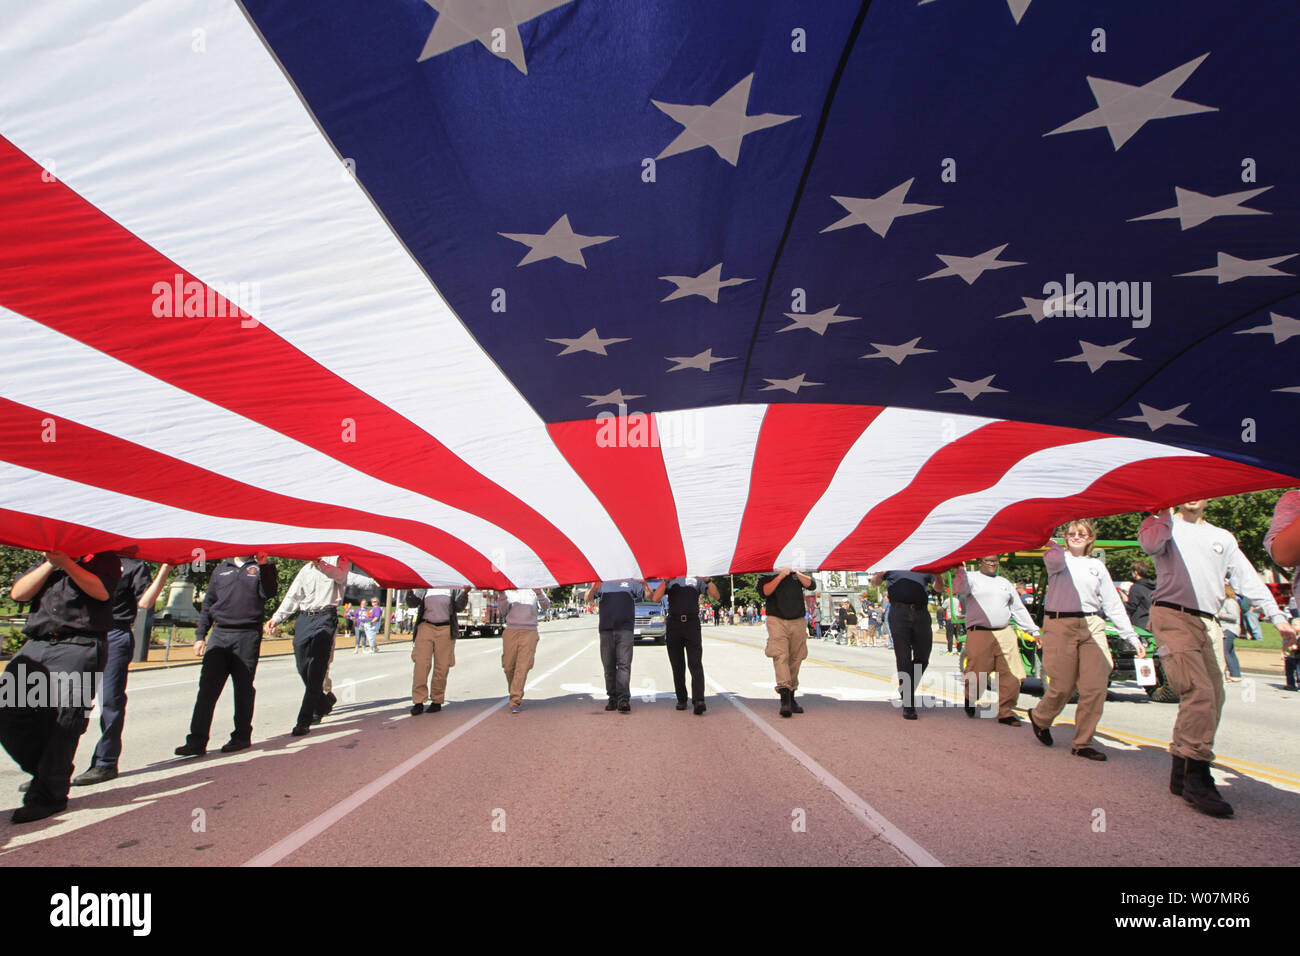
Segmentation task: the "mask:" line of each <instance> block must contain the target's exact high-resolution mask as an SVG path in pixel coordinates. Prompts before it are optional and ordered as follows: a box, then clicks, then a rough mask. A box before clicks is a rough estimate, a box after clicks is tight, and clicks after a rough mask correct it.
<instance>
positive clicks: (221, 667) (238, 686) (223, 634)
mask: <svg viewBox="0 0 1300 956" xmlns="http://www.w3.org/2000/svg"><path fill="white" fill-rule="evenodd" d="M261 652H262V632H261V631H229V630H226V629H225V628H223V627H214V628H213V629H212V632H211V633H210V634H208V640H207V645H206V647H205V648H204V651H203V666H202V667H201V668H200V669H199V696H198V697H197V698H196V699H195V701H194V716H193V717H191V718H190V735H189V736H188V737H186V738H185V742H186V743H187V744H189V745H190V746H192V747H206V746H207V745H208V734H209V733H210V732H211V731H212V712H213V711H214V710H215V709H216V706H217V698H219V697H220V696H221V692H222V691H223V690H224V689H225V687H226V678H227V677H228V678H230V681H231V683H233V684H234V685H235V730H234V732H233V733H232V734H231V735H230V739H231V740H233V741H239V742H241V743H249V742H250V741H251V740H252V739H253V697H254V694H255V692H254V690H253V677H254V676H255V675H256V674H257V658H258V655H259V654H261Z"/></svg>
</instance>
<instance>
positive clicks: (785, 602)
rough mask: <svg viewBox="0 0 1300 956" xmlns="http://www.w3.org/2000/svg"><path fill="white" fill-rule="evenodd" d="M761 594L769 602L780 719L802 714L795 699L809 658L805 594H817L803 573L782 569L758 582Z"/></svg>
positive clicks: (769, 638) (769, 635) (770, 641)
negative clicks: (800, 674)
mask: <svg viewBox="0 0 1300 956" xmlns="http://www.w3.org/2000/svg"><path fill="white" fill-rule="evenodd" d="M758 587H759V590H760V591H762V592H763V596H764V597H766V598H767V648H766V649H765V653H766V654H767V656H768V657H770V658H772V669H773V670H774V671H775V672H776V692H777V693H778V694H780V695H781V711H780V713H781V716H782V717H789V716H790V715H791V714H792V713H794V714H802V713H803V708H802V707H800V706H799V703H798V702H797V701H796V700H795V699H794V693H795V691H797V690H798V689H799V664H800V663H801V662H802V661H803V660H804V658H806V657H807V656H808V628H806V627H805V626H804V615H805V614H806V613H807V612H808V609H807V608H806V607H805V606H804V603H803V592H804V591H812V590H815V589H816V587H817V585H816V584H814V583H813V579H812V578H811V577H809V576H808V575H806V574H804V573H803V572H801V571H795V570H793V569H792V568H781V569H780V570H778V571H776V572H774V573H772V574H765V575H763V576H762V577H760V578H759V579H758Z"/></svg>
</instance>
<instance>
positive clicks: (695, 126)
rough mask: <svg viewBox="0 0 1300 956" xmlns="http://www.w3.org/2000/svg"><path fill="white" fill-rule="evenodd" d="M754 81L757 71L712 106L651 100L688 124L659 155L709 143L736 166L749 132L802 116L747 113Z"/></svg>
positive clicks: (684, 124)
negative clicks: (742, 143) (741, 146)
mask: <svg viewBox="0 0 1300 956" xmlns="http://www.w3.org/2000/svg"><path fill="white" fill-rule="evenodd" d="M753 82H754V74H753V73H751V74H749V76H747V77H745V78H744V79H743V80H741V81H740V82H739V83H737V84H736V85H735V86H733V87H732V88H731V89H729V90H727V92H725V93H723V94H722V96H720V97H718V98H717V99H716V100H714V101H713V102H712V103H711V104H709V105H708V106H691V105H687V104H683V103H662V102H660V101H659V100H651V101H650V102H651V103H653V104H654V105H655V106H656V107H658V108H659V110H660V111H661V112H664V113H667V114H668V115H669V116H671V117H672V118H673V120H674V121H675V122H677V123H680V124H681V125H682V126H684V127H686V128H685V129H684V130H682V131H681V132H680V133H678V134H677V138H676V139H674V140H673V141H672V142H671V143H669V144H668V145H667V146H665V147H664V149H663V152H661V153H660V154H659V155H658V156H656V157H655V159H666V158H667V157H669V156H676V155H677V154H678V153H688V152H690V151H691V150H693V149H699V148H701V147H703V146H708V147H709V148H710V149H712V150H713V151H714V152H715V153H717V154H718V156H720V157H721V158H722V159H725V160H726V161H727V162H729V163H730V164H731V165H732V166H735V165H736V163H737V162H739V161H740V144H741V141H742V140H743V139H744V138H745V137H746V136H748V135H749V134H750V133H755V132H757V131H758V130H760V129H767V128H768V127H769V126H780V125H781V124H782V123H788V122H790V120H794V119H798V118H799V116H798V114H796V115H794V116H782V115H780V114H778V113H755V114H752V115H751V114H748V113H746V112H745V111H746V110H747V109H748V108H749V87H750V85H751V84H752V83H753Z"/></svg>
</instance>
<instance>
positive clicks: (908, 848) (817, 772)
mask: <svg viewBox="0 0 1300 956" xmlns="http://www.w3.org/2000/svg"><path fill="white" fill-rule="evenodd" d="M704 679H705V681H707V682H708V684H709V685H710V686H711V687H713V689H714V691H715V692H717V693H719V694H721V695H722V696H723V697H725V698H726V699H727V700H728V701H730V702H731V703H732V704H733V705H735V706H736V707H737V708H738V709H739V710H740V712H741V713H742V714H744V715H745V716H746V717H748V718H749V719H750V720H752V721H753V722H754V725H755V726H756V727H758V729H759V730H761V731H762V732H763V733H765V734H767V736H768V737H769V738H771V740H772V741H773V742H774V743H776V745H777V746H778V747H780V748H781V749H782V750H784V751H785V752H786V753H788V754H789V755H790V756H791V757H793V758H794V759H795V760H796V761H797V762H798V763H799V764H800V765H802V767H803V768H804V769H805V770H807V771H808V772H809V773H810V774H812V775H813V777H814V778H815V779H816V780H817V782H818V783H820V784H821V785H822V786H823V787H825V788H826V789H827V790H829V791H830V792H831V793H833V794H835V796H836V797H838V798H839V800H840V802H841V803H843V804H844V805H845V806H846V807H848V809H849V812H850V813H852V814H853V815H854V816H855V817H857V818H858V819H859V820H861V821H862V823H863V824H864V825H865V826H866V828H867V829H868V830H870V831H871V832H872V833H874V834H875V835H876V836H878V837H879V838H880V839H881V840H883V841H884V842H885V843H888V844H889V845H890V846H892V847H893V848H894V849H895V850H897V851H898V852H899V853H901V854H902V855H903V857H904V858H905V859H907V860H908V861H909V862H911V863H912V864H914V865H915V866H943V864H942V863H940V862H939V860H938V859H937V858H936V857H934V856H932V855H931V854H930V853H929V851H927V850H926V849H925V848H923V847H922V846H921V845H920V844H919V843H917V842H916V841H915V840H913V839H912V838H911V837H909V836H908V835H907V834H906V833H904V832H903V831H902V830H900V829H898V827H896V826H894V825H893V824H892V823H890V822H889V821H888V820H886V819H885V818H884V817H883V816H881V815H880V813H879V812H878V811H877V810H876V809H875V808H874V807H872V806H871V804H869V803H867V801H865V800H863V799H862V798H861V797H859V796H858V795H857V794H856V793H854V792H853V791H852V790H850V789H849V788H848V786H847V785H845V784H844V783H843V782H841V781H840V780H839V779H838V778H836V777H835V776H834V775H833V774H832V773H831V772H830V771H829V770H827V769H826V768H825V767H823V766H822V765H821V764H819V763H818V762H817V761H816V760H813V758H812V757H810V756H808V755H807V754H806V753H804V752H803V751H802V750H800V749H799V748H798V747H796V746H795V745H794V744H793V743H791V742H790V740H789V739H787V738H786V737H785V736H784V735H783V734H781V733H780V732H778V731H776V730H773V729H772V727H771V725H769V724H768V723H767V721H765V720H763V719H762V718H761V717H759V716H758V715H757V714H755V713H754V712H753V711H752V710H750V709H749V708H748V707H746V706H745V705H744V704H743V703H741V701H740V699H739V698H738V697H736V696H734V695H733V694H732V693H731V692H730V691H728V690H727V689H726V688H725V687H723V686H721V685H720V684H719V683H718V682H717V681H715V680H714V679H713V678H712V677H709V676H708V675H705V678H704Z"/></svg>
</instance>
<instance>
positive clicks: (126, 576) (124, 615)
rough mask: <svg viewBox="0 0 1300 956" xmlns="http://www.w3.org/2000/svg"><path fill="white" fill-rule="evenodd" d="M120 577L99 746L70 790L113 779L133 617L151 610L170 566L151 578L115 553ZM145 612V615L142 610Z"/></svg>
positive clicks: (101, 704)
mask: <svg viewBox="0 0 1300 956" xmlns="http://www.w3.org/2000/svg"><path fill="white" fill-rule="evenodd" d="M118 557H119V559H120V560H121V562H122V577H121V579H120V580H119V581H118V582H117V587H116V588H115V589H114V590H113V627H112V629H111V630H110V631H109V632H108V658H107V660H106V661H105V663H104V686H103V689H102V692H101V695H100V699H99V707H100V712H99V730H100V737H99V743H98V744H97V745H96V746H95V753H94V755H93V756H92V757H91V759H90V769H89V770H87V771H86V772H85V773H83V774H82V775H81V776H79V777H75V778H74V779H73V781H72V785H73V786H74V787H85V786H88V785H90V784H95V783H103V782H104V781H106V780H112V779H113V778H114V777H116V776H117V761H118V758H119V757H120V756H121V755H122V728H123V727H125V726H126V678H127V673H128V671H129V669H130V666H131V658H132V657H134V656H135V635H134V634H133V633H132V628H133V627H134V625H135V616H136V614H137V612H139V611H140V610H141V609H143V608H148V609H149V611H151V610H152V609H153V606H154V603H155V602H156V601H157V600H158V594H159V592H160V591H161V590H162V586H163V583H164V582H165V581H166V580H167V575H168V574H170V573H171V569H172V566H171V565H170V564H164V565H163V566H162V568H161V569H160V570H159V571H158V575H157V577H155V578H150V576H149V567H148V565H146V564H145V563H144V562H143V561H140V560H138V559H136V558H133V557H130V556H128V555H126V554H125V553H119V554H118ZM145 613H148V611H146V612H145Z"/></svg>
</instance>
